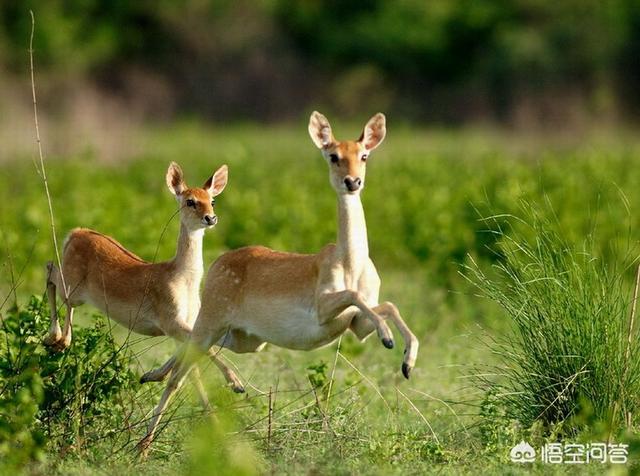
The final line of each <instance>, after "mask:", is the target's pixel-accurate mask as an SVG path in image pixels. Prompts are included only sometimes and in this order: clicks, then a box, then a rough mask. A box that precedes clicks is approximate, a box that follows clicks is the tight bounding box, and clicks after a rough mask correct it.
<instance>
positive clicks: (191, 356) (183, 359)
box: [136, 333, 222, 458]
mask: <svg viewBox="0 0 640 476" xmlns="http://www.w3.org/2000/svg"><path fill="white" fill-rule="evenodd" d="M221 334H222V333H221ZM208 350H209V349H208V345H204V346H203V345H202V344H200V345H198V344H197V343H189V342H188V343H186V344H185V345H184V346H183V347H182V349H181V350H180V351H179V352H178V356H177V358H176V360H175V365H174V369H173V372H171V376H170V377H169V381H168V382H167V386H166V388H165V389H164V392H163V393H162V397H161V398H160V402H159V403H158V405H157V406H156V408H155V409H154V410H153V415H152V417H151V420H149V426H148V428H147V434H146V435H145V437H144V438H143V439H142V440H140V441H139V442H138V444H137V445H136V448H137V450H138V453H139V454H140V456H141V457H142V458H145V457H146V456H147V452H148V450H149V446H150V445H151V443H152V442H153V438H154V436H155V432H156V430H157V429H158V424H159V423H160V419H161V418H162V413H163V412H164V411H165V410H166V408H167V405H169V401H170V400H171V397H172V396H173V394H174V393H175V392H176V391H177V390H178V389H179V388H180V387H181V386H182V384H183V383H184V380H185V378H186V376H187V374H188V373H189V371H190V370H191V369H192V368H193V367H194V365H195V364H196V362H197V360H198V358H199V357H201V356H202V354H203V353H207V351H208Z"/></svg>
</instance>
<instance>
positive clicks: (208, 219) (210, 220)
mask: <svg viewBox="0 0 640 476" xmlns="http://www.w3.org/2000/svg"><path fill="white" fill-rule="evenodd" d="M203 220H204V222H205V223H206V224H207V225H209V226H213V225H215V224H217V223H218V217H217V216H216V215H213V216H212V215H205V216H204V218H203Z"/></svg>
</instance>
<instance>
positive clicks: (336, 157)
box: [329, 154, 339, 164]
mask: <svg viewBox="0 0 640 476" xmlns="http://www.w3.org/2000/svg"><path fill="white" fill-rule="evenodd" d="M329 158H330V159H331V163H332V164H337V163H338V160H339V159H338V156H337V155H336V154H331V155H330V156H329Z"/></svg>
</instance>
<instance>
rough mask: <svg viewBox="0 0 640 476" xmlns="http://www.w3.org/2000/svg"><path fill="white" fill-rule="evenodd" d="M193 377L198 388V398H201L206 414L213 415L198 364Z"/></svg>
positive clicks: (195, 366) (194, 367)
mask: <svg viewBox="0 0 640 476" xmlns="http://www.w3.org/2000/svg"><path fill="white" fill-rule="evenodd" d="M191 377H192V378H193V384H194V386H195V387H196V391H197V392H198V397H199V398H200V403H201V404H202V408H203V409H204V411H205V413H211V405H209V397H208V396H207V392H206V390H205V389H204V385H203V384H202V378H201V377H202V376H201V374H200V368H199V367H198V365H197V364H195V365H194V366H193V372H192V373H191Z"/></svg>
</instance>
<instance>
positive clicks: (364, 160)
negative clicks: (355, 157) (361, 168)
mask: <svg viewBox="0 0 640 476" xmlns="http://www.w3.org/2000/svg"><path fill="white" fill-rule="evenodd" d="M368 158H369V156H368V155H367V154H364V155H363V156H362V157H360V160H362V161H363V162H366V161H367V159H368Z"/></svg>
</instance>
